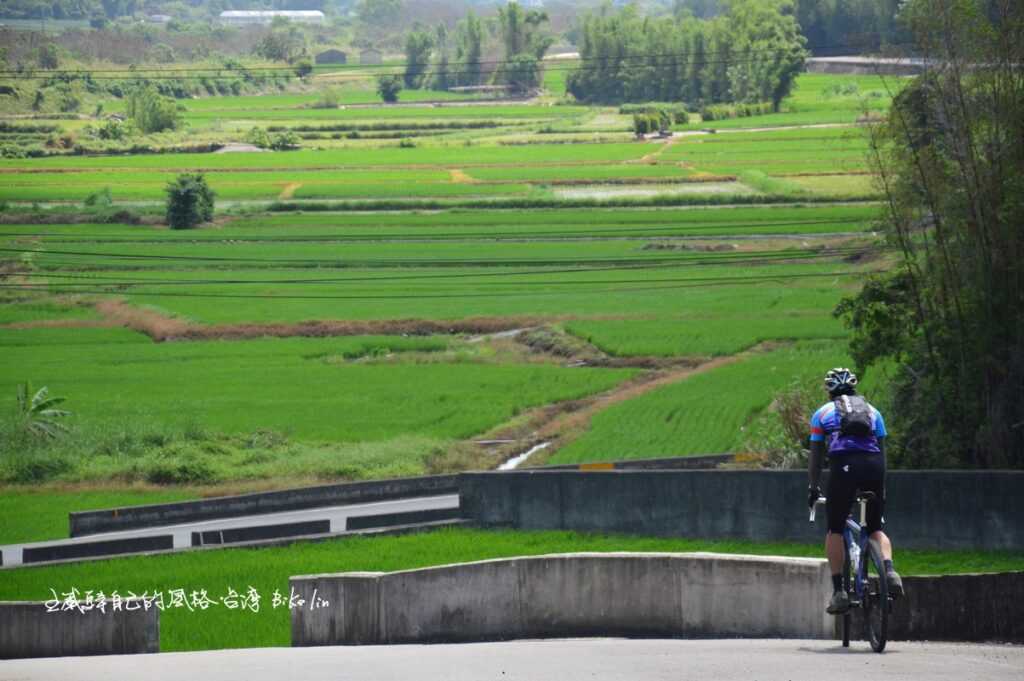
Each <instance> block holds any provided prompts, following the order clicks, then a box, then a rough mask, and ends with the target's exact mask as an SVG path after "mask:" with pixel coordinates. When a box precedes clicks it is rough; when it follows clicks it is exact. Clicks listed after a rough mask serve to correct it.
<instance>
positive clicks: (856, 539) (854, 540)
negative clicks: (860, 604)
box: [810, 497, 870, 601]
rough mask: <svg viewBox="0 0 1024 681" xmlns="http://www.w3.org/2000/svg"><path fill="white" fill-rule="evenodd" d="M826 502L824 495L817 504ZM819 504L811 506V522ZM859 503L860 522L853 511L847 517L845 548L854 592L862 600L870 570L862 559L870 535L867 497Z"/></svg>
mask: <svg viewBox="0 0 1024 681" xmlns="http://www.w3.org/2000/svg"><path fill="white" fill-rule="evenodd" d="M824 503H825V498H824V497H821V498H819V499H818V502H817V504H824ZM817 504H815V506H814V507H813V508H811V518H810V519H811V522H814V518H815V511H816V509H817ZM858 505H859V506H860V522H859V523H858V522H857V521H855V520H854V519H853V513H850V515H849V516H848V517H847V518H846V525H845V526H844V527H843V549H844V550H845V551H846V556H847V558H848V559H849V561H850V567H851V569H852V570H853V588H854V593H855V594H856V596H857V599H858V601H860V600H863V598H864V585H865V583H866V582H867V570H868V564H867V561H865V560H862V556H866V555H867V546H868V539H869V538H870V537H869V536H868V533H867V524H868V518H867V515H868V502H867V499H861V500H860V501H859V502H858ZM853 547H856V549H857V556H856V560H854V555H853V550H852V549H853Z"/></svg>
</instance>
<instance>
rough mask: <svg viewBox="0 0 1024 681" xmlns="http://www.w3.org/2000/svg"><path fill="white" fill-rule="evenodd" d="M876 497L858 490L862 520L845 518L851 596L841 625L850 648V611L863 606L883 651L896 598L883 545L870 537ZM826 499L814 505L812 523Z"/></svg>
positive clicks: (874, 642) (874, 644)
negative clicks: (869, 517) (853, 570)
mask: <svg viewBox="0 0 1024 681" xmlns="http://www.w3.org/2000/svg"><path fill="white" fill-rule="evenodd" d="M874 498H875V494H874V493H873V492H860V493H858V494H857V497H856V499H855V500H854V503H855V504H859V506H860V522H859V523H857V522H855V521H854V519H853V514H852V513H851V514H850V515H849V516H848V517H847V518H846V526H845V527H844V528H843V546H844V547H845V549H846V550H845V554H846V555H845V558H844V559H843V589H845V590H846V593H847V594H848V595H849V596H850V609H849V610H847V611H846V612H845V613H843V616H842V617H843V620H842V623H843V624H842V627H843V647H844V648H849V647H850V627H851V624H852V622H851V616H850V613H851V611H852V610H853V609H854V608H862V609H863V610H864V630H865V634H866V637H867V639H868V641H870V643H871V649H872V650H874V651H875V652H876V653H880V652H882V651H883V650H885V644H886V637H887V636H888V629H889V614H890V613H891V612H892V603H893V598H892V596H891V595H890V594H889V582H888V580H887V578H886V576H885V566H884V563H883V562H882V548H881V547H880V546H879V545H878V542H877V541H873V540H872V539H870V538H869V536H868V532H867V508H868V501H870V500H871V499H874ZM824 503H825V497H819V498H818V500H817V501H816V502H815V505H814V506H812V507H811V522H812V523H813V522H814V516H815V511H816V510H817V506H818V504H824ZM854 565H856V566H857V569H856V573H855V574H854V575H853V576H852V580H851V575H850V571H851V568H852V566H854ZM871 567H874V574H871V573H870V572H869V569H870V568H871ZM851 581H852V584H851ZM851 586H852V587H853V588H852V589H851Z"/></svg>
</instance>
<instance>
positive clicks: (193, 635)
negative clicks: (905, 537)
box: [0, 529, 1024, 652]
mask: <svg viewBox="0 0 1024 681" xmlns="http://www.w3.org/2000/svg"><path fill="white" fill-rule="evenodd" d="M897 550H898V556H897V557H898V560H899V565H900V571H901V573H902V574H905V575H912V574H952V573H958V572H970V571H975V570H985V571H1006V570H1020V569H1024V554H1020V553H980V552H942V553H940V552H926V551H902V550H899V549H897ZM577 551H593V552H611V551H671V552H688V551H717V552H722V553H746V554H757V555H784V556H803V557H821V547H820V546H818V545H806V544H782V543H751V542H741V541H703V540H687V539H670V538H649V537H630V536H604V535H591V534H579V533H574V532H511V531H482V530H469V529H450V530H441V531H436V532H432V533H428V534H417V535H408V536H402V537H379V538H373V539H368V538H351V539H345V540H340V541H331V542H324V543H320V544H301V545H295V546H290V547H284V548H265V549H226V550H221V551H204V552H192V553H183V554H176V555H175V554H172V555H160V556H149V557H141V558H122V559H117V560H109V561H98V562H90V563H84V564H78V565H65V566H54V567H39V568H23V569H16V570H9V571H5V572H4V579H3V581H2V582H0V599H4V600H27V599H39V600H46V599H48V598H50V597H51V593H50V589H54V590H55V591H57V592H58V593H64V592H67V591H70V590H71V588H72V587H74V588H77V589H79V590H80V591H82V592H84V590H92V591H93V592H96V591H100V590H102V591H104V592H105V593H106V594H108V595H109V594H111V593H112V592H113V591H114V590H117V591H118V592H119V593H120V594H121V595H122V596H123V595H125V594H126V593H127V592H128V591H129V590H130V591H133V592H135V593H137V594H141V593H143V592H144V591H149V592H150V593H152V592H154V591H163V592H165V594H166V592H168V591H169V590H171V589H184V590H185V591H186V593H191V592H192V591H193V590H199V589H206V590H207V592H208V593H209V595H210V597H211V598H213V599H215V600H216V599H219V598H220V597H223V596H226V595H227V590H228V588H232V589H234V590H235V591H237V592H239V593H244V592H245V591H246V590H247V589H248V588H249V587H250V586H252V587H254V588H255V589H256V590H257V591H258V592H259V593H260V594H261V595H262V597H263V601H262V602H261V608H260V612H259V613H252V612H248V611H245V612H242V611H239V610H228V609H227V608H225V607H224V606H223V605H221V604H219V603H218V604H217V605H214V606H211V607H210V608H209V609H208V610H206V611H198V612H189V611H188V610H186V609H184V608H180V609H177V608H176V609H167V610H165V611H164V612H163V613H161V622H160V647H161V650H162V651H164V652H172V651H186V650H207V649H219V648H249V647H263V646H287V645H289V644H290V639H289V636H290V616H289V612H288V610H287V608H277V609H274V608H272V607H271V599H270V596H271V594H272V593H273V592H274V590H275V589H276V590H278V591H279V592H280V593H281V594H287V593H288V578H289V577H290V576H292V575H299V574H314V573H321V572H345V571H385V572H386V571H393V570H407V569H415V568H422V567H428V566H431V565H443V564H446V563H456V562H464V561H472V560H484V559H491V558H503V557H511V556H524V555H542V554H547V553H563V552H577Z"/></svg>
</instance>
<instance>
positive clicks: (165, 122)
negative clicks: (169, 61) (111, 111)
mask: <svg viewBox="0 0 1024 681" xmlns="http://www.w3.org/2000/svg"><path fill="white" fill-rule="evenodd" d="M125 112H126V113H127V114H128V117H129V118H130V119H131V121H132V123H133V124H134V126H135V128H136V129H137V130H139V131H140V132H142V133H144V134H149V133H154V132H163V131H164V130H174V129H176V128H177V127H178V126H179V125H180V124H181V114H180V113H179V112H178V106H177V104H175V102H174V100H173V99H171V98H170V97H164V96H163V95H161V94H159V93H158V92H157V91H156V90H155V89H154V88H153V87H152V86H146V87H143V88H138V89H136V90H134V91H133V92H132V93H131V94H130V95H128V99H127V100H126V102H125Z"/></svg>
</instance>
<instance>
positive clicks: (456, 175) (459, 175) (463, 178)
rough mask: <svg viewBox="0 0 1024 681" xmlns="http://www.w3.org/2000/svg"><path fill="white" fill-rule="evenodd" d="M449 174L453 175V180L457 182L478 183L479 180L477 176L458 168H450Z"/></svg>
mask: <svg viewBox="0 0 1024 681" xmlns="http://www.w3.org/2000/svg"><path fill="white" fill-rule="evenodd" d="M448 174H449V175H451V181H452V182H453V183H455V184H476V183H477V182H479V180H477V179H476V178H475V177H470V176H469V175H467V174H466V173H465V172H463V171H462V170H459V169H458V168H451V169H449V170H448Z"/></svg>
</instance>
